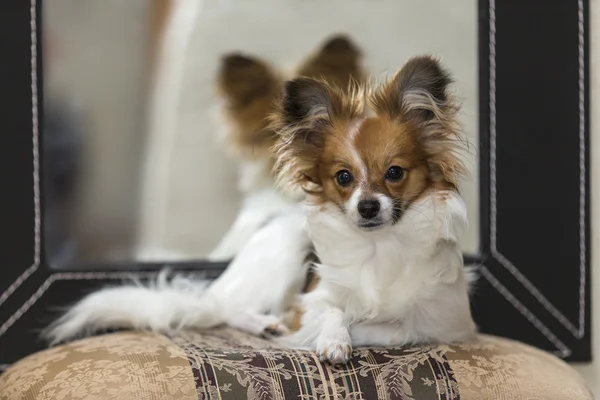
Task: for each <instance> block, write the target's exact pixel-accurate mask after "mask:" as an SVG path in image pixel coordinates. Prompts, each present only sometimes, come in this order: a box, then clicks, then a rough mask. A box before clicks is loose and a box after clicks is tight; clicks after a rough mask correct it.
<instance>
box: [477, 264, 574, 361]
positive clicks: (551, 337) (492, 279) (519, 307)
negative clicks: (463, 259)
mask: <svg viewBox="0 0 600 400" xmlns="http://www.w3.org/2000/svg"><path fill="white" fill-rule="evenodd" d="M478 271H479V272H480V273H481V275H483V277H484V278H485V279H487V281H488V282H489V283H490V284H491V285H492V286H493V287H494V288H495V289H496V290H497V291H498V292H499V293H500V294H501V295H502V296H504V298H505V299H506V300H508V302H510V304H512V305H513V307H515V308H516V309H517V310H518V311H519V312H520V313H521V314H522V315H523V316H524V317H525V318H527V320H528V321H529V322H531V323H532V324H533V326H535V327H536V328H537V330H539V331H540V332H541V333H542V334H543V335H544V336H545V337H546V338H547V339H548V340H549V341H550V342H551V343H552V344H553V345H554V346H556V348H557V349H558V350H559V354H560V355H561V356H562V357H568V356H570V355H571V353H572V352H571V349H569V348H568V347H567V346H566V345H565V344H564V343H563V342H561V341H560V339H558V337H556V335H554V334H553V333H552V332H551V331H550V329H548V327H547V326H546V325H544V324H543V323H542V322H541V321H540V320H539V319H538V318H537V317H536V316H535V315H534V314H533V313H532V312H531V311H530V310H529V309H528V308H527V307H525V306H524V305H523V303H521V302H520V301H519V300H518V299H517V298H516V297H515V296H514V295H513V294H512V293H511V292H509V291H508V289H507V288H506V287H505V286H504V285H503V284H502V283H500V281H499V280H498V279H497V278H496V277H495V276H494V275H493V274H492V273H491V272H490V271H489V270H488V269H487V268H486V267H485V266H483V265H481V266H479V267H478Z"/></svg>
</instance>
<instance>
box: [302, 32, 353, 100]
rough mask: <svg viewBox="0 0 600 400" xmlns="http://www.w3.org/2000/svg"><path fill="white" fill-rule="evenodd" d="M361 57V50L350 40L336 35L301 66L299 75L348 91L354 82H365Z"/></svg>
mask: <svg viewBox="0 0 600 400" xmlns="http://www.w3.org/2000/svg"><path fill="white" fill-rule="evenodd" d="M361 57H362V55H361V52H360V50H359V49H358V47H356V45H355V44H354V43H352V41H351V40H350V38H348V37H346V36H344V35H336V36H333V37H331V38H330V39H328V40H327V42H326V43H325V44H324V45H323V47H321V49H320V50H319V51H318V52H317V53H316V54H314V55H313V56H311V57H309V58H308V60H306V61H305V62H304V63H303V64H302V65H301V66H300V68H299V69H298V73H297V75H298V76H306V77H311V78H319V79H322V80H325V81H327V82H329V84H331V85H335V86H338V87H340V88H342V89H346V88H348V86H349V84H350V82H351V81H352V80H355V81H357V82H363V81H364V80H365V73H364V71H363V70H362V67H361V63H360V59H361Z"/></svg>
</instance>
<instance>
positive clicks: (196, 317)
mask: <svg viewBox="0 0 600 400" xmlns="http://www.w3.org/2000/svg"><path fill="white" fill-rule="evenodd" d="M208 284H209V281H206V280H198V279H192V278H188V277H185V276H182V275H176V276H175V277H173V278H172V279H168V271H166V270H165V271H162V272H161V273H160V274H159V275H158V277H157V278H156V279H154V280H152V281H151V282H150V283H148V284H142V283H141V282H132V283H131V284H128V285H125V286H119V287H112V288H105V289H102V290H99V291H97V292H94V293H91V294H89V295H87V296H86V297H84V298H83V299H82V300H81V301H79V302H78V303H77V304H76V305H75V306H74V307H72V308H70V309H69V311H67V312H66V313H65V314H64V315H63V316H62V317H60V318H59V319H58V320H56V321H54V323H52V324H51V325H50V326H49V327H48V328H47V329H46V330H45V331H44V332H43V333H42V336H43V337H44V338H46V339H47V340H48V341H49V342H50V343H52V344H56V343H60V342H64V341H67V340H70V339H73V338H76V337H81V336H85V335H89V334H92V333H96V332H100V331H106V330H112V329H121V328H127V329H144V330H152V331H157V332H169V331H172V330H177V329H181V328H186V327H196V328H209V327H213V326H216V325H219V324H221V323H223V314H224V313H223V312H221V311H222V310H221V307H220V306H219V302H218V300H217V299H216V298H214V296H212V294H211V293H209V292H207V291H206V289H207V287H208Z"/></svg>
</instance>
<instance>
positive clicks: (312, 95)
mask: <svg viewBox="0 0 600 400" xmlns="http://www.w3.org/2000/svg"><path fill="white" fill-rule="evenodd" d="M335 97H337V96H336V94H335V93H334V92H333V91H332V90H331V88H330V87H328V85H327V84H325V83H324V82H321V81H318V80H316V79H312V78H304V77H302V78H296V79H294V80H291V81H288V82H286V84H285V87H284V90H283V95H282V96H281V100H280V107H279V110H278V111H279V112H280V113H281V117H282V118H283V119H284V121H285V123H287V124H289V125H294V126H297V125H306V128H308V126H311V127H313V128H314V127H317V126H318V125H322V124H327V123H329V122H330V120H331V116H332V115H331V114H332V111H333V107H332V106H333V101H334V100H335V99H334V98H335Z"/></svg>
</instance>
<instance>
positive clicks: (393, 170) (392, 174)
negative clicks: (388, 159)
mask: <svg viewBox="0 0 600 400" xmlns="http://www.w3.org/2000/svg"><path fill="white" fill-rule="evenodd" d="M403 177H404V170H403V169H402V168H401V167H397V166H395V165H394V166H392V167H390V168H389V169H388V170H387V172H386V173H385V179H387V180H388V181H399V180H400V179H402V178H403Z"/></svg>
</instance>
